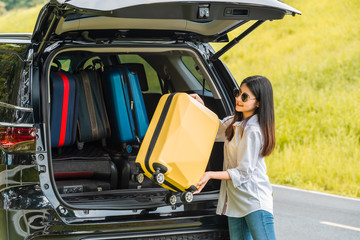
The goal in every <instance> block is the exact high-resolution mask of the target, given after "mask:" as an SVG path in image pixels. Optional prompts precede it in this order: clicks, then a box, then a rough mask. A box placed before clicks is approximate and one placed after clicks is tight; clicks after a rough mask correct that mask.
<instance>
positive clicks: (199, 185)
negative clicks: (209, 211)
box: [194, 172, 211, 194]
mask: <svg viewBox="0 0 360 240" xmlns="http://www.w3.org/2000/svg"><path fill="white" fill-rule="evenodd" d="M210 179H211V172H205V173H204V175H203V176H202V178H201V180H200V181H199V182H198V183H196V184H195V186H196V187H197V188H198V190H196V191H195V192H194V194H197V193H200V192H201V190H202V189H203V188H204V187H205V185H206V184H207V182H208V181H209V180H210Z"/></svg>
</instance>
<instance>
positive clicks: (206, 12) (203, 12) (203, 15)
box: [198, 4, 210, 19]
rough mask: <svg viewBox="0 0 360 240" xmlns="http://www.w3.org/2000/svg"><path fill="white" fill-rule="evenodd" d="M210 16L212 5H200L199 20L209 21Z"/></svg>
mask: <svg viewBox="0 0 360 240" xmlns="http://www.w3.org/2000/svg"><path fill="white" fill-rule="evenodd" d="M209 16H210V5H209V4H206V5H200V6H199V12H198V18H199V19H207V18H209Z"/></svg>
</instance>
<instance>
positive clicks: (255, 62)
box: [215, 0, 360, 197]
mask: <svg viewBox="0 0 360 240" xmlns="http://www.w3.org/2000/svg"><path fill="white" fill-rule="evenodd" d="M285 2H286V3H288V4H289V5H291V6H293V7H295V8H297V9H299V10H300V11H302V13H303V15H302V16H296V17H289V16H288V17H286V18H285V19H283V20H282V21H273V22H267V23H264V24H263V25H262V26H260V27H259V28H258V29H256V30H255V31H254V32H253V33H252V34H251V35H249V36H248V37H247V38H245V39H244V40H243V41H242V42H241V43H240V44H238V45H237V46H236V47H234V48H233V49H232V50H231V51H230V52H229V53H228V54H227V55H225V56H223V58H222V59H223V60H224V62H226V64H227V65H228V66H229V68H230V70H231V71H232V73H233V74H234V76H235V77H236V78H237V80H238V81H239V82H240V81H241V80H242V79H243V78H245V77H246V76H248V75H253V74H260V75H265V76H267V77H268V78H269V79H270V80H271V81H272V84H273V88H274V98H275V111H276V137H277V147H276V151H275V152H274V153H273V154H272V155H271V156H270V157H269V158H268V159H267V164H268V174H269V176H270V178H271V181H272V182H273V183H277V184H283V185H290V186H296V187H300V188H304V189H313V190H319V191H325V192H330V193H336V194H341V195H346V196H352V197H360V44H359V39H360V26H359V24H358V23H359V22H360V3H359V1H358V0H351V1H345V2H341V3H339V2H338V1H336V0H318V1H309V0H307V1H300V0H287V1H285ZM238 33H239V31H238V30H236V31H235V32H234V33H232V35H233V36H236V35H237V34H238ZM219 47H220V46H218V45H215V48H219Z"/></svg>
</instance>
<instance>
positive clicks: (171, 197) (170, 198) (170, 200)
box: [165, 192, 176, 206]
mask: <svg viewBox="0 0 360 240" xmlns="http://www.w3.org/2000/svg"><path fill="white" fill-rule="evenodd" d="M165 203H166V204H168V205H172V206H174V205H175V204H176V195H175V194H173V193H171V192H170V193H168V194H166V196H165Z"/></svg>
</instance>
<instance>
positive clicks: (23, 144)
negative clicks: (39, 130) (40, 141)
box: [0, 126, 36, 152]
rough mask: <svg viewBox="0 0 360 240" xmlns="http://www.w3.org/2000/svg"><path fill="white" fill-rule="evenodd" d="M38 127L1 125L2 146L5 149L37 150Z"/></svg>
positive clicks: (0, 138)
mask: <svg viewBox="0 0 360 240" xmlns="http://www.w3.org/2000/svg"><path fill="white" fill-rule="evenodd" d="M35 140H36V129H35V128H32V127H14V126H0V147H1V148H2V149H3V150H5V151H11V152H12V151H20V152H23V151H35V146H36V144H35Z"/></svg>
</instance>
